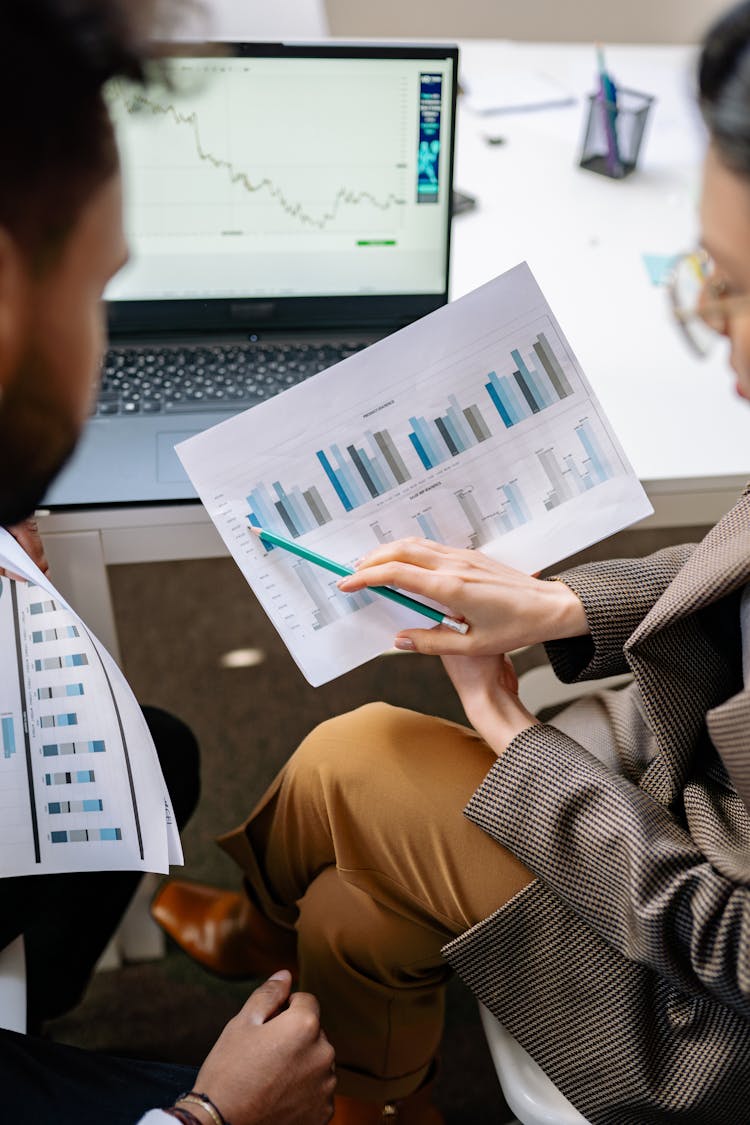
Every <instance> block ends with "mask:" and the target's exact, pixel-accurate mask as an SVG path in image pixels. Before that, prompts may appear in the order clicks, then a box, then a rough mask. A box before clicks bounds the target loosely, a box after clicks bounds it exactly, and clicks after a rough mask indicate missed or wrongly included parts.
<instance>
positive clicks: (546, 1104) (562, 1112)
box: [479, 664, 632, 1125]
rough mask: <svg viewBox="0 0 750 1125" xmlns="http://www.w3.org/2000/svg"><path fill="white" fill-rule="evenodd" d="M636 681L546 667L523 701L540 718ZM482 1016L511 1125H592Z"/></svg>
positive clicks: (522, 689)
mask: <svg viewBox="0 0 750 1125" xmlns="http://www.w3.org/2000/svg"><path fill="white" fill-rule="evenodd" d="M631 678H632V677H631V676H630V675H624V676H610V677H608V678H607V679H604V680H595V681H592V682H591V683H587V684H563V683H560V681H559V680H558V679H557V677H556V676H555V674H554V672H553V671H552V669H551V668H550V667H549V665H546V664H545V665H541V666H540V667H538V668H531V669H530V670H529V671H528V672H525V673H524V674H523V675H522V676H521V677H520V678H519V695H520V697H521V699H522V700H523V702H524V704H525V705H526V706H527V707H528V709H529V710H530V711H533V712H534V713H535V714H538V713H539V712H540V711H541V710H542V709H543V708H544V707H553V706H556V705H557V704H559V703H568V702H572V700H574V699H577V698H580V696H582V695H585V694H587V693H588V692H593V691H599V690H601V689H602V688H614V687H622V686H623V685H624V684H626V683H628V682H629V681H630V680H631ZM479 1014H480V1016H481V1020H482V1026H483V1028H484V1033H485V1036H486V1037H487V1044H488V1046H489V1049H490V1054H491V1055H492V1061H493V1063H494V1064H495V1070H496V1071H497V1077H498V1079H499V1081H500V1085H501V1086H502V1090H503V1095H504V1097H505V1101H506V1102H507V1104H508V1106H509V1108H510V1109H511V1111H512V1112H513V1113H515V1115H516V1117H515V1122H514V1123H510V1125H589V1123H588V1122H587V1120H586V1118H585V1117H582V1116H581V1114H580V1113H579V1112H578V1110H577V1109H576V1108H575V1106H573V1105H571V1104H570V1102H569V1101H568V1099H567V1098H566V1097H564V1096H563V1094H562V1093H561V1092H560V1091H559V1090H558V1088H557V1086H555V1085H554V1083H553V1082H552V1081H551V1080H550V1079H549V1078H548V1077H547V1075H546V1074H545V1073H544V1071H543V1070H542V1068H541V1067H540V1066H539V1065H538V1063H536V1062H534V1060H533V1059H532V1057H531V1055H530V1054H529V1053H528V1052H527V1051H525V1050H524V1048H523V1047H522V1046H521V1044H520V1043H519V1042H518V1040H517V1039H514V1038H513V1036H512V1035H511V1034H510V1032H508V1031H507V1030H506V1029H505V1028H504V1027H503V1025H502V1024H501V1023H500V1022H499V1020H497V1019H495V1017H494V1016H493V1015H492V1013H491V1012H489V1011H488V1010H487V1008H485V1006H484V1004H480V1005H479Z"/></svg>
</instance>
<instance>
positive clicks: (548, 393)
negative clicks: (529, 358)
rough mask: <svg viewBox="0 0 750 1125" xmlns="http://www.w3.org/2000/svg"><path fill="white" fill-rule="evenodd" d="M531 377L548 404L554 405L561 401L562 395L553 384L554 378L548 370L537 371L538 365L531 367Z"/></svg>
mask: <svg viewBox="0 0 750 1125" xmlns="http://www.w3.org/2000/svg"><path fill="white" fill-rule="evenodd" d="M529 378H530V379H531V381H532V383H533V384H534V386H535V387H536V388H537V391H538V392H539V394H540V395H541V396H542V397H543V398H544V399H545V405H546V406H554V404H555V403H556V402H559V401H560V396H559V394H558V393H557V391H556V390H555V388H554V387H553V386H552V380H551V379H550V377H549V375H547V372H546V371H537V369H536V367H530V368H529Z"/></svg>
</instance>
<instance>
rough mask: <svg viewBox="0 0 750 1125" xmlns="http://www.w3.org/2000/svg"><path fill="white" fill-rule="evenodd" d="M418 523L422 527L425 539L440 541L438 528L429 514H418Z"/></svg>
mask: <svg viewBox="0 0 750 1125" xmlns="http://www.w3.org/2000/svg"><path fill="white" fill-rule="evenodd" d="M417 523H418V524H419V526H420V527H421V528H422V531H423V532H424V537H425V539H433V540H434V541H435V542H436V543H438V542H439V541H440V536H439V535H438V532H437V528H436V526H435V524H434V523H433V521H432V520H431V519H430V517H429V516H428V515H426V514H422V515H419V516H417Z"/></svg>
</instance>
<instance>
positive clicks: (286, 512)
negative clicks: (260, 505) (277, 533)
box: [272, 481, 305, 539]
mask: <svg viewBox="0 0 750 1125" xmlns="http://www.w3.org/2000/svg"><path fill="white" fill-rule="evenodd" d="M272 487H273V490H274V492H275V493H276V495H277V496H278V500H277V501H276V502H275V505H274V507H275V508H276V511H277V512H278V513H279V515H280V516H281V518H282V519H283V520H284V523H285V524H286V529H287V531H289V532H290V534H291V536H292V538H293V539H297V538H298V537H299V536H300V535H301V534H302V532H303V531H304V530H305V529H304V527H303V526H302V523H301V521H300V519H299V516H298V514H297V512H296V511H295V510H294V505H293V504H292V502H291V498H290V497H289V496H287V494H286V492H284V489H283V488H282V487H281V485H280V484H279V482H278V481H274V483H273V485H272ZM285 517H286V518H285Z"/></svg>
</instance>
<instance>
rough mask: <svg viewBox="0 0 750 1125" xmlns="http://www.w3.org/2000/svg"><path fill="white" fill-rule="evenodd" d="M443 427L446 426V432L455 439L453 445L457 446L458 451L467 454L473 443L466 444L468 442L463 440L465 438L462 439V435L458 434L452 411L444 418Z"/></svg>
mask: <svg viewBox="0 0 750 1125" xmlns="http://www.w3.org/2000/svg"><path fill="white" fill-rule="evenodd" d="M443 425H444V426H445V428H446V430H447V431H448V433H449V434H450V435H451V437H452V438H453V443H454V445H455V446H456V448H457V449H458V452H459V453H465V452H466V450H467V449H468V448H469V446H470V445H471V444H472V443H471V442H466V441H464V440H463V438H462V437H461V434H460V433H459V432H458V427H457V426H456V423H455V421H454V420H453V418H451V411H450V410H449V411H448V413H447V414H446V416H445V417H444V418H443Z"/></svg>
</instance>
